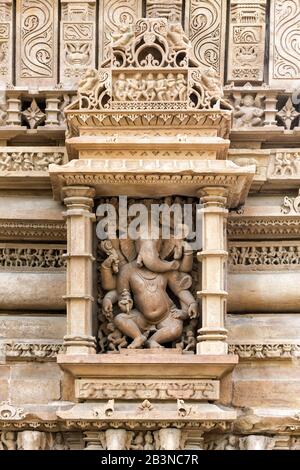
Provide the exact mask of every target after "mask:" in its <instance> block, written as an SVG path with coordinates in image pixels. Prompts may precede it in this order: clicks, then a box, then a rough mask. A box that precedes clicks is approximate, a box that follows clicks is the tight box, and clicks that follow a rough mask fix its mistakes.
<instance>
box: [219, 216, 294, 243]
mask: <svg viewBox="0 0 300 470" xmlns="http://www.w3.org/2000/svg"><path fill="white" fill-rule="evenodd" d="M293 215H294V214H293ZM227 233H228V237H229V238H230V239H239V238H242V239H249V236H251V237H252V236H254V237H257V238H262V237H265V236H267V237H268V238H279V239H280V238H283V237H289V238H292V237H296V238H298V237H299V235H300V219H299V217H297V216H296V217H243V216H240V217H236V216H234V217H233V216H231V217H229V218H228V222H227Z"/></svg>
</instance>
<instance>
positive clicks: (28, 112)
mask: <svg viewBox="0 0 300 470" xmlns="http://www.w3.org/2000/svg"><path fill="white" fill-rule="evenodd" d="M21 114H22V116H23V117H24V118H25V121H26V122H27V123H28V124H29V127H30V129H35V128H36V127H38V126H39V125H40V124H42V123H43V122H44V121H45V119H46V114H45V113H43V111H42V110H41V109H40V108H39V107H38V104H37V102H36V100H35V99H34V100H32V103H31V105H30V106H29V108H27V109H25V111H22V113H21Z"/></svg>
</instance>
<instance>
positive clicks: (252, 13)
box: [228, 0, 266, 81]
mask: <svg viewBox="0 0 300 470" xmlns="http://www.w3.org/2000/svg"><path fill="white" fill-rule="evenodd" d="M265 9H266V0H255V1H253V2H251V3H247V2H246V1H244V0H232V1H231V5H230V29H229V44H230V45H232V46H231V47H230V48H229V60H228V79H229V80H234V81H243V80H253V81H263V78H264V50H265V49H264V48H265V46H264V45H265V19H266V10H265Z"/></svg>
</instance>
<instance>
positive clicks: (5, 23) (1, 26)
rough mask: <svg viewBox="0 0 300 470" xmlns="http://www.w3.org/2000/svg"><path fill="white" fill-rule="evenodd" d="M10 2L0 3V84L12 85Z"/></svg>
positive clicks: (6, 0)
mask: <svg viewBox="0 0 300 470" xmlns="http://www.w3.org/2000/svg"><path fill="white" fill-rule="evenodd" d="M12 51H13V22H12V0H2V1H0V84H1V83H3V84H4V85H5V84H6V83H12V59H13V52H12Z"/></svg>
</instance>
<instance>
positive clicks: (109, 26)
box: [99, 0, 142, 62]
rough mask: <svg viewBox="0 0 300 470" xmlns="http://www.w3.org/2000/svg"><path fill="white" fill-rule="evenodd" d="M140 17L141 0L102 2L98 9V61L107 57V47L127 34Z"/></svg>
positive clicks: (103, 0) (106, 0)
mask: <svg viewBox="0 0 300 470" xmlns="http://www.w3.org/2000/svg"><path fill="white" fill-rule="evenodd" d="M141 16H142V1H141V0H126V1H125V0H102V1H101V2H100V8H99V26H100V38H99V61H100V62H102V61H103V60H105V59H107V57H108V56H109V45H110V43H111V42H112V41H117V40H118V39H120V38H121V37H122V36H124V35H126V34H128V33H129V31H130V29H131V27H132V26H133V24H134V22H135V21H136V20H137V19H138V18H140V17H141Z"/></svg>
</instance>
